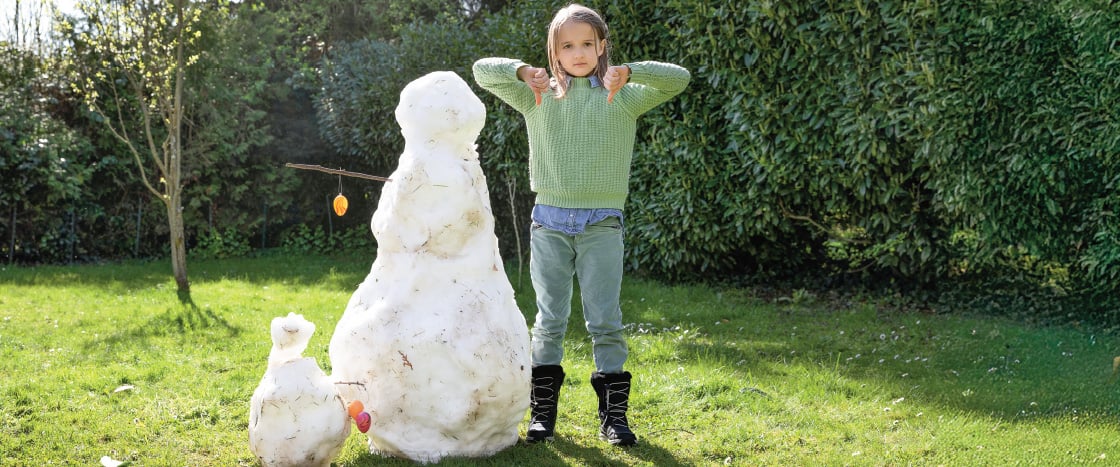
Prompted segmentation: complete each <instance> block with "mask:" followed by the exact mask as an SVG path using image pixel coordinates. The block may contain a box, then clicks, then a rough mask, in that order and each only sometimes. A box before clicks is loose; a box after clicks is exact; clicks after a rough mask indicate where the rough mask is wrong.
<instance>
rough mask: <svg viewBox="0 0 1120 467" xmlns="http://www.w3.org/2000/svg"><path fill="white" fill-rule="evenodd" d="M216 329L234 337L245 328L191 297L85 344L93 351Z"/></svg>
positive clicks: (223, 334)
mask: <svg viewBox="0 0 1120 467" xmlns="http://www.w3.org/2000/svg"><path fill="white" fill-rule="evenodd" d="M180 298H182V295H180ZM215 332H216V333H217V334H218V335H221V336H224V337H230V338H235V337H237V336H239V335H240V334H241V332H242V329H241V328H240V327H238V326H235V325H233V324H231V323H230V322H229V321H228V320H226V319H225V318H224V317H222V316H221V315H218V314H217V313H215V312H214V311H213V310H211V309H209V308H206V309H202V308H199V307H198V306H197V305H195V304H194V302H193V301H189V298H188V302H187V303H184V304H182V306H179V307H177V308H168V309H167V310H166V311H164V312H163V313H160V314H158V315H154V316H152V317H151V318H149V319H148V320H147V321H145V322H143V323H138V324H133V325H132V326H131V327H128V328H125V329H120V330H119V331H118V332H115V333H113V334H110V335H107V336H105V337H103V338H99V339H93V340H90V341H88V342H86V344H85V346H84V347H85V349H86V351H92V350H94V349H106V348H115V347H118V346H136V345H137V344H146V343H147V342H148V341H149V340H150V339H153V338H162V337H173V336H181V337H185V336H187V335H190V334H195V333H203V334H206V333H215Z"/></svg>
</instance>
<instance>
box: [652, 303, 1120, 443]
mask: <svg viewBox="0 0 1120 467" xmlns="http://www.w3.org/2000/svg"><path fill="white" fill-rule="evenodd" d="M668 309H670V310H671V309H672V308H668ZM647 313H648V311H647ZM662 317H663V318H664V324H662V326H672V325H679V326H681V327H682V328H685V329H690V330H691V332H690V333H682V334H681V335H680V338H679V339H676V342H674V343H673V345H672V348H671V349H670V350H668V351H665V352H666V353H667V355H669V356H671V357H673V358H679V359H681V360H683V361H704V362H708V364H715V365H717V366H722V367H726V368H729V369H732V370H735V371H736V372H744V373H746V374H750V375H751V379H752V384H759V385H762V386H763V387H764V389H765V390H766V391H767V392H771V389H770V388H768V387H766V386H767V379H772V380H773V383H771V384H772V385H773V386H776V387H780V386H783V385H784V384H785V382H783V381H782V380H783V379H786V378H789V376H787V374H795V373H796V374H800V375H803V374H804V373H805V371H806V370H807V371H809V372H815V373H823V374H825V375H835V379H834V381H833V382H831V383H829V384H828V385H827V386H826V387H822V388H817V390H820V391H824V392H825V393H833V394H839V395H841V396H843V397H849V398H852V399H862V398H865V397H868V396H866V395H865V394H864V390H863V389H862V388H863V386H864V384H863V383H866V382H874V383H875V386H878V387H880V388H884V389H883V390H885V391H887V393H889V394H892V396H891V397H892V398H893V397H902V398H903V399H912V400H921V401H923V402H924V403H928V404H932V405H939V406H944V407H952V408H955V409H957V410H965V411H969V412H972V413H975V414H978V415H981V416H985V417H993V418H999V419H1003V420H1006V421H1011V422H1014V421H1026V422H1030V421H1032V420H1038V419H1046V418H1050V417H1056V418H1070V417H1072V418H1073V419H1077V418H1078V414H1083V415H1084V416H1081V418H1085V416H1089V415H1092V416H1093V419H1094V420H1095V422H1096V423H1107V424H1110V425H1112V426H1120V421H1117V419H1116V417H1115V415H1116V414H1117V413H1120V391H1116V387H1115V386H1110V385H1109V383H1108V379H1109V377H1110V375H1111V372H1112V370H1113V367H1112V364H1113V357H1114V356H1115V355H1117V354H1120V341H1118V340H1117V338H1116V337H1115V336H1111V337H1109V336H1102V335H1094V334H1093V333H1092V332H1091V331H1089V330H1078V329H1071V328H1066V327H1046V326H1042V327H1039V326H1032V325H1027V324H1022V323H1018V322H1015V321H1011V320H1005V319H999V318H991V317H985V316H954V315H934V314H924V313H912V312H910V313H908V312H902V311H892V310H877V311H867V309H865V308H862V305H850V306H848V307H841V308H836V309H833V308H828V307H824V306H819V304H814V305H813V306H807V307H799V306H780V305H768V304H764V303H759V302H757V301H751V300H743V301H738V302H735V303H731V304H728V305H727V306H726V307H724V308H721V307H715V309H714V310H712V311H710V312H693V313H692V315H691V316H681V315H679V314H676V313H671V312H670V313H660V316H659V317H658V318H659V319H660V318H662ZM696 323H700V324H696ZM631 335H633V334H631ZM639 358H644V357H639ZM651 361H652V362H654V363H656V362H658V361H657V360H651ZM798 377H804V376H798ZM744 388H745V389H748V390H749V389H750V388H746V387H745V386H744ZM744 388H740V390H743V389H744ZM701 389H703V388H697V389H696V390H698V391H699V390H701ZM717 389H718V388H717ZM723 389H726V388H723ZM787 390H789V389H788V388H787ZM883 390H880V392H882V391H883ZM714 392H720V391H714ZM808 394H813V392H812V391H810V392H808ZM772 395H776V396H781V394H772ZM694 396H695V397H701V396H705V394H694ZM915 396H917V397H915ZM903 399H899V400H903Z"/></svg>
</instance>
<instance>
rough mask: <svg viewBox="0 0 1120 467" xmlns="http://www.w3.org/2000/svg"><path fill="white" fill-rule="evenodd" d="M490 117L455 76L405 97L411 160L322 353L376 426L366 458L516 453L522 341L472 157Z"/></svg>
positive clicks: (386, 199)
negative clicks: (367, 264) (371, 256)
mask: <svg viewBox="0 0 1120 467" xmlns="http://www.w3.org/2000/svg"><path fill="white" fill-rule="evenodd" d="M485 115H486V110H485V107H484V106H483V104H482V102H481V101H480V100H479V99H478V97H477V96H475V94H474V93H473V92H472V91H471V90H470V87H469V86H467V84H466V82H464V81H463V80H462V79H461V78H460V77H459V76H458V75H456V74H454V73H450V72H436V73H432V74H429V75H427V76H424V77H422V78H420V79H417V80H416V81H413V82H412V83H410V84H409V85H408V86H406V87H405V89H404V90H403V91H402V92H401V101H400V104H399V105H398V107H397V110H396V116H397V121H398V122H399V123H400V125H401V129H402V133H404V136H405V150H404V152H403V153H402V154H401V157H400V163H399V165H398V168H397V170H396V171H394V172H393V174H392V175H391V176H390V179H391V180H392V181H391V182H387V183H386V184H385V187H384V189H383V191H382V194H381V198H380V199H379V201H378V206H377V210H376V212H375V213H374V215H373V219H372V222H371V225H372V228H373V233H374V237H376V239H377V245H378V249H377V257H376V259H375V260H374V262H373V266H372V268H371V270H370V273H369V275H368V276H367V277H366V279H365V281H364V282H363V283H362V284H361V285H360V286H359V287H358V289H357V290H356V291H355V292H354V294H353V296H352V297H351V299H350V302H349V303H348V304H347V307H346V311H345V313H344V314H343V316H342V318H341V319H340V320H339V322H338V325H337V327H336V328H335V332H334V336H333V337H332V339H331V344H330V358H331V364H332V368H333V369H332V378H334V379H335V381H336V383H337V387H338V389H339V391H340V393H341V394H342V397H343V399H344V400H345V401H346V402H347V403H349V402H350V401H353V400H359V401H361V402H362V403H363V404H364V406H365V409H366V411H367V412H369V414H370V415H371V417H372V426H371V428H370V429H369V431H368V433H367V436H368V437H369V439H370V449H371V450H372V451H373V452H377V453H381V454H385V455H393V456H399V457H406V458H409V459H412V460H415V461H420V462H436V461H438V460H439V459H440V458H442V457H445V456H470V457H476V456H486V455H490V454H493V453H495V452H497V451H499V450H501V449H504V448H506V447H508V446H510V445H512V444H514V443H516V442H517V439H518V433H517V426H518V424H519V423H520V422H521V420H522V419H523V417H524V414H525V411H526V410H527V408H528V405H529V379H530V369H529V366H530V362H529V334H528V329H527V326H526V323H525V318H524V316H523V315H522V314H521V312H520V311H519V310H518V308H517V305H516V302H515V301H514V296H513V288H512V286H511V285H510V283H509V280H508V278H507V277H506V275H505V269H504V268H503V266H502V262H501V256H500V254H499V252H498V242H497V237H495V235H494V220H493V214H492V212H491V209H490V198H489V193H488V191H487V187H486V178H485V176H484V175H483V173H482V170H481V167H480V166H479V161H478V154H477V152H476V151H475V140H476V139H477V137H478V134H479V132H480V131H481V129H482V125H483V124H484V122H485Z"/></svg>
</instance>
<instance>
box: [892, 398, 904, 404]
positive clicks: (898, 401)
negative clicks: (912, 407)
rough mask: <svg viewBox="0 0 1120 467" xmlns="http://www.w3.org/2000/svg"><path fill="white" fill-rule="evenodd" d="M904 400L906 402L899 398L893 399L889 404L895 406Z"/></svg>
mask: <svg viewBox="0 0 1120 467" xmlns="http://www.w3.org/2000/svg"><path fill="white" fill-rule="evenodd" d="M904 400H906V398H905V397H899V398H898V399H895V400H893V401H891V403H892V404H895V405H898V404H899V403H901V402H902V401H904Z"/></svg>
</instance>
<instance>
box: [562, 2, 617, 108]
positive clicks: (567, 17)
mask: <svg viewBox="0 0 1120 467" xmlns="http://www.w3.org/2000/svg"><path fill="white" fill-rule="evenodd" d="M568 22H577V23H585V24H587V25H589V26H591V30H593V31H595V39H597V40H600V41H607V22H606V21H603V17H602V16H599V13H597V12H596V11H595V10H592V9H590V8H587V7H585V6H583V5H579V4H575V3H573V4H571V5H568V6H566V7H564V8H561V9H560V11H557V12H556V16H554V17H553V18H552V23H550V24H549V25H548V67H549V69H551V70H552V81H553V82H552V87H553V88H554V89H556V98H557V99H559V98H562V97H564V94H567V92H568V74H567V73H566V72H564V68H563V67H562V66H560V59H559V58H558V57H557V54H556V47H557V45H559V44H557V42H558V41H559V39H558V36H559V35H560V27H561V26H564V25H565V24H567V23H568ZM610 59H611V43H610V41H607V42H606V47H605V49H604V50H603V53H602V55H599V61H598V63H596V65H595V70H594V71H592V72H591V73H592V74H594V75H595V77H596V78H599V82H600V83H602V82H603V76H604V75H605V74H606V73H607V68H608V67H610Z"/></svg>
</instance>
